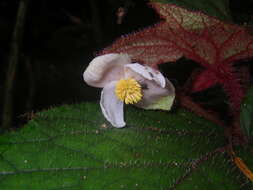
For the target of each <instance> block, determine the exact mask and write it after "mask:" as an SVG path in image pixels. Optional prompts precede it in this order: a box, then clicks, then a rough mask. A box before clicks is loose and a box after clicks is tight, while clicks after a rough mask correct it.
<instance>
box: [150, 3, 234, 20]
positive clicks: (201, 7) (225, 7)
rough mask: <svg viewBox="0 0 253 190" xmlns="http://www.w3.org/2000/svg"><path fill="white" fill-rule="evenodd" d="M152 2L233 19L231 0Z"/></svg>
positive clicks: (221, 18) (224, 18) (223, 18)
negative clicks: (230, 7) (230, 6)
mask: <svg viewBox="0 0 253 190" xmlns="http://www.w3.org/2000/svg"><path fill="white" fill-rule="evenodd" d="M151 2H160V3H169V4H175V5H178V6H180V7H184V8H186V9H189V10H193V11H201V12H203V13H205V14H207V15H209V16H214V17H216V18H218V19H220V20H223V21H232V16H231V13H230V9H229V0H215V1H214V0H191V1H189V0H151Z"/></svg>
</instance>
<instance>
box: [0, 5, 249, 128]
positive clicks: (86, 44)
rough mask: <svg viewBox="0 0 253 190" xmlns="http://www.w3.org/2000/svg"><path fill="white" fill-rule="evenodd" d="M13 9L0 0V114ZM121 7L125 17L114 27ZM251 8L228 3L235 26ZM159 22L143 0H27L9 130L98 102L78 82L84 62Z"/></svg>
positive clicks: (96, 96)
mask: <svg viewBox="0 0 253 190" xmlns="http://www.w3.org/2000/svg"><path fill="white" fill-rule="evenodd" d="M18 6H19V0H0V103H1V104H0V110H2V105H3V92H4V90H5V89H4V81H5V78H6V70H7V66H8V59H9V52H10V46H11V39H12V33H13V29H14V26H15V22H16V14H17V9H18ZM120 7H122V8H124V10H125V16H124V17H123V20H122V23H121V24H118V23H117V14H116V13H117V10H118V9H119V8H120ZM252 7H253V3H252V1H250V0H244V1H237V0H231V1H230V8H231V12H232V14H233V18H234V21H235V22H236V23H238V24H245V23H247V24H249V25H250V23H251V22H252V12H253V11H252ZM158 20H159V18H158V16H157V15H156V13H155V12H154V11H153V9H151V8H149V7H148V5H147V1H145V0H138V1H137V0H103V1H102V0H82V1H81V0H79V1H78V0H75V1H69V0H65V1H64V0H30V1H29V6H28V10H27V15H26V22H25V27H24V35H23V39H22V45H21V47H20V48H21V49H20V52H19V62H18V68H17V73H16V78H15V83H14V85H15V86H14V99H13V101H14V106H13V107H14V109H13V116H14V121H13V127H17V126H19V125H21V124H23V122H25V121H26V117H22V115H23V114H25V113H29V112H31V111H35V112H36V111H39V110H42V109H47V108H50V107H52V106H56V105H62V104H69V103H78V102H80V101H89V100H97V99H99V92H100V90H99V89H95V88H92V87H88V86H87V85H85V84H84V82H83V80H82V73H83V71H84V69H85V68H86V66H87V64H88V63H89V62H90V61H91V60H92V58H93V57H94V55H95V54H96V52H98V51H100V50H101V49H103V48H104V47H106V46H108V45H110V44H111V43H112V42H113V41H114V40H115V39H117V38H118V37H119V36H121V35H124V34H127V33H130V32H133V31H136V30H140V29H142V28H144V27H146V26H149V25H152V24H153V23H156V22H157V21H158ZM193 64H194V63H193ZM164 69H165V70H166V68H164ZM189 69H190V68H189ZM175 80H176V79H175ZM178 80H180V79H178ZM0 113H1V111H0Z"/></svg>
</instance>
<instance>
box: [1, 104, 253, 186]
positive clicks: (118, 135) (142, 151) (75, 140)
mask: <svg viewBox="0 0 253 190" xmlns="http://www.w3.org/2000/svg"><path fill="white" fill-rule="evenodd" d="M125 117H126V121H127V124H128V126H127V127H125V128H122V129H117V128H113V127H111V126H110V125H109V124H108V123H106V121H105V119H104V118H103V116H102V114H101V111H100V107H99V105H97V104H94V103H83V104H79V105H71V106H61V107H58V108H54V109H50V110H48V111H44V112H40V113H37V114H36V116H35V118H34V119H33V120H31V121H30V122H29V123H28V124H27V125H26V126H24V128H22V129H21V130H19V131H13V132H10V133H7V134H5V135H2V136H1V137H0V186H1V190H17V189H18V190H27V189H34V190H56V189H57V190H58V189H64V190H65V189H66V190H76V189H78V190H80V189H85V190H102V189H110V190H119V189H127V190H132V189H141V190H167V189H177V190H185V189H187V190H191V189H194V190H198V189H199V190H203V189H205V190H208V189H210V190H213V189H218V190H219V189H222V190H226V189H227V190H238V189H244V190H247V189H250V184H248V183H247V181H246V180H245V177H244V176H242V175H241V172H240V171H239V170H238V169H237V168H235V165H234V164H233V162H231V159H230V157H229V156H228V155H227V154H226V153H225V152H224V145H225V141H224V140H223V130H222V128H221V127H219V126H216V125H214V124H212V123H210V122H208V121H206V120H204V119H202V118H199V117H197V116H196V115H194V114H192V113H190V112H187V111H185V110H178V111H175V112H174V113H173V112H172V113H171V112H159V111H144V110H140V109H136V108H132V107H126V116H125ZM242 184H244V186H242Z"/></svg>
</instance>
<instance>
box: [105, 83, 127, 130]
mask: <svg viewBox="0 0 253 190" xmlns="http://www.w3.org/2000/svg"><path fill="white" fill-rule="evenodd" d="M116 83H117V82H116V81H113V82H110V83H109V84H107V85H106V86H105V87H104V88H103V90H102V92H101V99H100V106H101V109H102V112H103V114H104V116H105V118H106V119H107V120H108V121H109V122H110V123H111V124H112V125H113V126H114V127H117V128H121V127H124V126H125V125H126V123H125V122H124V110H123V105H124V103H123V102H122V101H120V100H119V99H118V98H117V97H116V95H115V92H114V89H115V85H116Z"/></svg>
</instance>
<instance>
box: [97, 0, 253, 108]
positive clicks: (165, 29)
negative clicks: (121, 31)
mask: <svg viewBox="0 0 253 190" xmlns="http://www.w3.org/2000/svg"><path fill="white" fill-rule="evenodd" d="M150 5H151V6H152V7H153V8H154V9H155V10H156V12H157V13H158V14H159V15H160V17H161V18H162V19H163V21H161V22H160V23H158V24H156V25H154V26H152V27H149V28H146V29H144V30H142V31H139V32H136V33H133V34H129V35H126V36H123V37H121V38H119V39H118V40H116V41H115V42H114V43H113V44H112V45H111V46H110V47H107V48H105V49H104V50H103V51H102V52H101V54H106V53H112V52H114V53H127V54H129V55H130V56H131V58H132V60H133V61H137V62H140V63H144V64H148V65H150V66H153V67H155V66H156V65H157V64H160V63H164V62H174V61H176V60H177V59H179V58H180V57H182V56H185V57H186V58H188V59H191V60H194V61H195V62H197V63H199V64H201V65H202V66H203V67H204V68H205V69H207V70H206V71H204V72H203V73H201V75H200V76H198V77H197V79H196V82H195V84H193V89H194V90H195V91H199V90H204V89H206V88H208V87H211V86H212V85H213V84H216V83H220V84H221V85H222V86H223V87H224V89H225V90H226V91H227V93H228V96H229V98H230V101H231V105H232V106H233V107H234V108H236V107H238V106H239V105H240V102H241V98H242V96H243V91H242V89H241V86H240V84H239V80H238V78H237V77H236V74H235V73H234V71H233V69H232V67H231V63H233V62H235V61H237V60H240V59H246V58H249V57H252V56H253V38H252V36H251V35H250V34H249V33H248V32H247V30H246V29H245V28H243V27H240V26H237V25H234V24H228V23H224V22H222V21H219V20H217V19H216V18H214V17H210V16H207V15H205V14H203V13H201V12H194V11H189V10H186V9H184V8H181V7H178V6H176V5H173V4H160V3H151V4H150ZM205 75H206V76H205Z"/></svg>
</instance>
